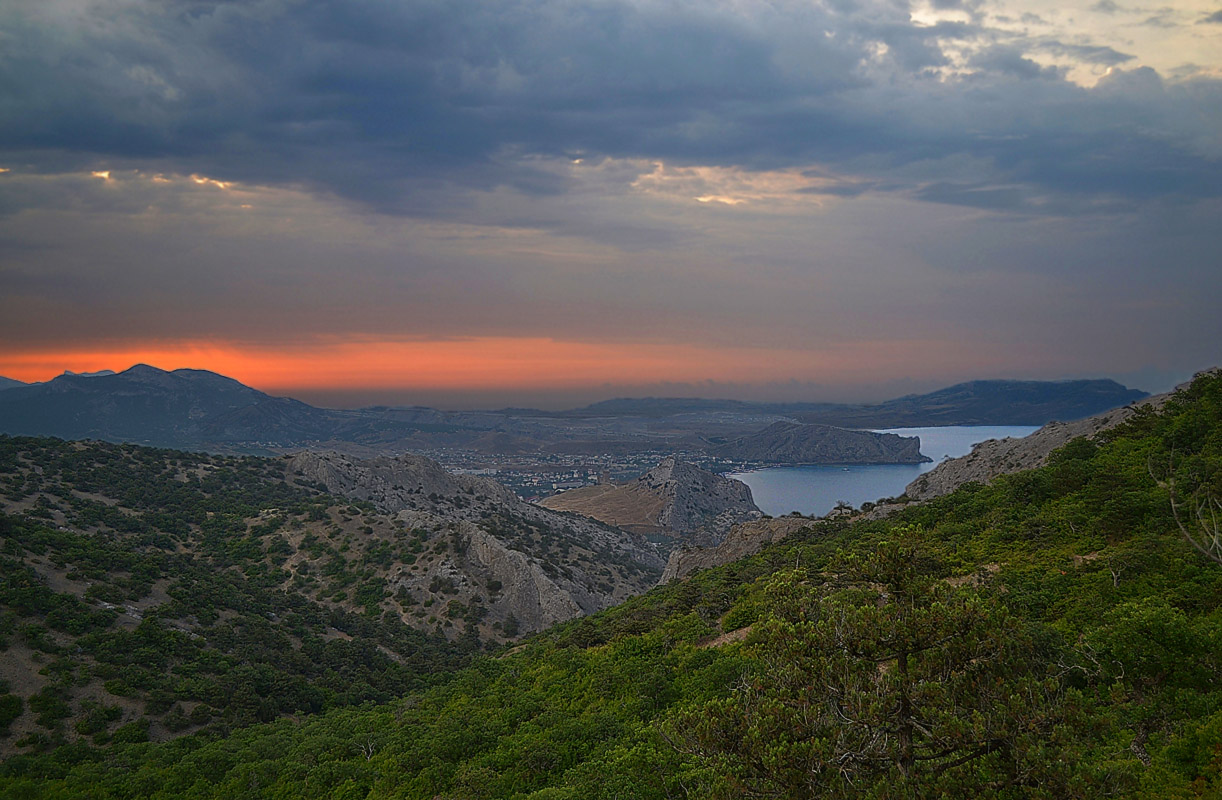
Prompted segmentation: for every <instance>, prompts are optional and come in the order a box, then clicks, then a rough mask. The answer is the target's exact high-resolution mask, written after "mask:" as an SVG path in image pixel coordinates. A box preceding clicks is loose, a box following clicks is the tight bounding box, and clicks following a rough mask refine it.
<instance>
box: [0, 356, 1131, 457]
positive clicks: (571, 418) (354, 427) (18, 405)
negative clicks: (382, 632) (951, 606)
mask: <svg viewBox="0 0 1222 800" xmlns="http://www.w3.org/2000/svg"><path fill="white" fill-rule="evenodd" d="M1145 396H1146V394H1145V393H1144V392H1140V391H1136V390H1133V389H1127V388H1125V387H1124V386H1121V385H1120V384H1118V383H1116V382H1114V381H1110V380H1090V381H1086V380H1083V381H1058V382H1036V381H973V382H970V383H963V384H958V385H956V386H952V387H949V388H946V389H942V390H940V391H937V392H933V393H930V394H925V395H909V396H906V397H901V398H897V399H895V400H889V401H887V402H885V403H880V404H877V405H844V404H833V403H747V402H743V401H736V400H703V399H691V398H642V399H617V400H609V401H606V402H603V403H596V404H594V405H591V406H587V407H585V408H582V409H574V410H571V411H562V412H547V411H538V410H533V409H505V410H502V411H462V412H448V411H439V410H436V409H431V408H423V407H408V408H388V407H374V408H365V409H357V410H339V409H324V408H316V407H314V406H311V405H307V404H306V403H302V402H299V401H297V400H292V399H289V398H284V397H272V396H270V395H267V394H265V393H263V392H260V391H258V390H256V389H252V388H250V387H249V386H245V385H243V384H241V383H239V382H237V381H235V380H233V379H231V378H226V377H224V376H222V375H217V374H215V373H212V372H207V371H204V370H194V369H179V370H174V371H173V372H166V371H164V370H160V369H157V368H155V367H150V366H146V365H143V364H141V365H137V366H134V367H132V368H131V369H128V370H125V371H123V372H121V373H118V374H102V373H95V374H93V375H90V376H86V375H75V374H71V373H65V374H63V375H61V376H59V377H57V378H55V379H54V380H51V381H48V382H46V383H37V384H22V383H20V382H17V381H11V380H8V379H0V432H3V433H9V434H24V435H40V436H58V437H60V438H64V439H101V440H106V441H126V442H133V443H138V444H146V445H154V446H160V447H176V448H185V449H192V450H208V451H222V452H223V451H231V452H248V453H268V452H276V451H283V450H290V449H302V448H318V447H327V448H333V449H341V450H344V451H346V452H350V453H354V454H359V455H373V454H376V453H378V452H383V451H386V450H395V451H406V450H430V449H438V448H465V449H470V450H475V451H477V452H484V453H518V454H530V453H537V454H554V453H568V454H591V453H629V452H663V453H665V452H672V453H673V452H706V453H713V452H716V451H718V449H720V451H721V452H722V453H724V454H725V455H726V457H732V458H740V457H741V458H754V457H756V456H757V455H759V454H760V453H763V454H764V455H762V456H759V457H761V458H765V460H772V461H775V462H777V463H787V462H792V463H807V462H814V461H819V460H823V458H824V457H825V456H826V453H825V452H824V450H826V442H824V441H823V438H825V437H823V435H822V434H821V437H823V438H821V437H814V436H813V429H811V428H804V429H800V430H799V431H798V432H799V433H801V435H800V436H799V435H796V434H795V433H794V431H793V430H788V429H786V428H784V427H783V426H782V427H781V428H773V429H772V432H771V433H765V430H766V429H768V428H769V426H772V425H775V424H776V423H785V425H787V426H792V425H794V424H795V423H804V424H806V425H821V426H827V425H833V426H837V427H842V428H885V427H904V426H922V425H972V424H998V425H1001V424H1015V425H1017V424H1028V425H1041V424H1044V423H1046V422H1049V421H1051V420H1053V419H1059V420H1063V421H1064V420H1071V419H1077V418H1080V417H1085V416H1089V415H1091V414H1096V413H1099V412H1102V411H1106V410H1108V409H1111V408H1115V407H1118V406H1123V405H1125V404H1127V403H1131V402H1134V401H1136V400H1139V399H1141V398H1143V397H1145ZM776 434H784V435H783V436H780V437H778V436H776ZM752 437H756V438H754V439H753V438H752ZM761 437H762V438H761ZM802 443H806V445H808V446H807V447H806V448H805V449H803V447H801V446H797V445H798V444H802ZM820 448H823V449H820ZM740 451H741V452H740ZM815 452H818V453H819V454H820V455H819V456H818V457H814V456H812V453H815ZM833 460H842V461H846V462H849V461H853V460H854V459H853V458H842V459H833ZM877 460H879V459H878V457H877V455H875V456H874V457H872V461H877ZM895 460H896V459H895V458H892V459H891V461H893V462H894V461H895ZM900 460H908V461H911V460H913V459H910V458H908V459H905V458H900Z"/></svg>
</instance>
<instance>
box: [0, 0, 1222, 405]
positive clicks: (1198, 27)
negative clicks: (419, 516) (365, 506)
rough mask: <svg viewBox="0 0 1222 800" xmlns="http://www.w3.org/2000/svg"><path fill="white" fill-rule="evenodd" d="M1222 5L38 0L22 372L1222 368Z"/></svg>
mask: <svg viewBox="0 0 1222 800" xmlns="http://www.w3.org/2000/svg"><path fill="white" fill-rule="evenodd" d="M1219 297H1222V3H1220V2H1219V1H1218V0H1183V1H1182V2H1173V3H1171V4H1167V5H1163V4H1151V5H1145V4H1141V3H1129V2H1118V1H1116V0H1084V1H1083V2H1078V1H1077V0H1070V1H1069V2H1061V1H1060V0H1058V1H1057V2H1052V1H1051V0H1026V1H1025V2H1017V0H930V1H928V2H927V0H920V2H905V0H861V1H860V2H857V1H855V0H827V1H826V2H796V1H791V0H773V1H771V2H765V1H763V0H760V2H750V1H749V0H698V1H693V2H688V1H687V0H587V1H586V2H566V1H562V0H508V1H506V2H488V1H487V0H480V1H475V0H427V1H426V0H420V1H417V0H343V1H342V2H339V1H337V2H325V1H323V0H315V1H311V2H305V1H304V0H226V1H222V0H212V1H205V0H156V1H155V2H153V1H150V0H10V1H9V2H6V3H3V4H0V375H4V376H7V377H10V378H15V379H18V380H24V381H39V380H48V379H50V378H51V377H53V376H54V375H56V374H58V373H60V372H62V371H64V370H73V371H77V372H81V371H93V370H100V369H114V370H121V369H124V368H126V367H127V366H130V365H131V364H134V363H139V362H143V363H150V364H154V365H156V366H159V367H162V368H165V369H173V368H177V367H195V368H202V369H211V370H214V371H217V372H221V373H223V374H227V375H230V376H231V377H234V378H237V379H238V380H241V381H243V382H245V383H247V384H249V385H252V386H255V387H257V388H259V389H262V390H264V391H269V392H272V393H275V394H285V395H291V396H294V397H298V398H300V399H303V400H307V401H309V402H315V403H318V404H323V405H337V406H355V405H363V404H369V403H391V404H412V403H420V404H427V405H440V406H445V407H456V408H457V407H480V406H484V407H487V406H501V405H536V406H544V407H564V406H571V405H577V404H580V403H584V402H590V401H593V400H598V399H604V398H606V397H612V396H623V395H672V396H673V395H685V396H686V395H703V396H723V397H740V398H743V399H786V400H837V401H847V400H881V399H884V398H886V397H894V396H898V395H900V394H904V393H908V392H912V391H924V390H929V389H933V388H937V387H939V386H944V385H948V384H950V383H954V382H957V381H960V380H967V379H976V378H1003V377H1005V378H1028V379H1062V378H1072V377H1112V378H1116V379H1117V380H1120V381H1121V382H1124V383H1126V384H1128V385H1130V386H1135V387H1137V388H1143V389H1146V390H1151V391H1153V390H1160V389H1163V388H1167V387H1168V386H1170V385H1171V384H1173V383H1175V382H1177V381H1179V380H1182V379H1184V378H1186V377H1187V376H1189V375H1191V374H1192V373H1193V372H1194V371H1196V370H1199V369H1203V368H1206V367H1209V366H1213V365H1216V364H1219V363H1222V314H1218V313H1217V306H1218V298H1219Z"/></svg>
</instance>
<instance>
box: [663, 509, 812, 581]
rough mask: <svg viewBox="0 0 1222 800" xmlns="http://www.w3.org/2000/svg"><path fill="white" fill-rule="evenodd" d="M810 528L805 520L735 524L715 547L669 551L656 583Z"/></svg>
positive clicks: (734, 558) (755, 550) (746, 553)
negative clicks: (660, 575)
mask: <svg viewBox="0 0 1222 800" xmlns="http://www.w3.org/2000/svg"><path fill="white" fill-rule="evenodd" d="M811 525H812V521H811V520H810V519H809V518H807V517H776V518H775V519H758V520H753V521H751V522H744V523H741V524H739V525H735V526H734V527H733V528H731V529H730V532H729V534H728V535H727V536H726V538H725V539H724V540H723V541H722V542H721V543H720V544H719V545H717V546H716V547H677V548H675V549H674V550H672V551H671V553H670V559H669V560H668V561H667V562H666V569H664V570H663V571H662V578H661V580H660V581H659V583H669V582H670V581H674V580H681V579H683V578H686V577H687V576H688V575H691V574H692V573H693V572H696V571H697V570H701V569H709V568H711V567H719V566H721V565H722V564H729V563H731V562H733V561H737V560H738V559H740V558H746V557H747V556H750V555H755V554H756V553H758V552H759V551H760V550H762V549H763V547H764V545H766V544H769V543H771V542H779V541H780V540H782V539H784V538H785V537H787V536H789V535H791V534H793V533H794V532H795V531H800V530H803V529H804V528H809V527H810V526H811Z"/></svg>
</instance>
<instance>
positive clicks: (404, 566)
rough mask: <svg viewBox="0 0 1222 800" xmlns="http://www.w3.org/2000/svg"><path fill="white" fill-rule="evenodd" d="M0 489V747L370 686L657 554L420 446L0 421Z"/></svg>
mask: <svg viewBox="0 0 1222 800" xmlns="http://www.w3.org/2000/svg"><path fill="white" fill-rule="evenodd" d="M307 473H308V474H307ZM383 478H386V479H389V480H390V481H391V483H390V485H392V486H394V487H396V491H398V492H400V493H401V501H400V502H397V503H396V502H390V494H387V493H386V492H380V491H379V490H378V487H380V486H383V485H385V484H383V483H381V482H380V481H381V480H382V479H383ZM323 483H329V485H330V488H331V490H332V491H331V492H327V491H326V487H323V486H321V485H320V484H323ZM0 492H2V493H3V496H2V498H0V574H2V575H3V578H4V580H3V583H2V585H0V695H4V694H5V693H9V694H8V696H9V697H11V698H15V699H13V700H10V701H9V702H10V703H13V704H15V705H16V707H17V708H19V709H27V710H28V713H22V714H18V715H17V717H16V719H15V721H12V725H11V726H8V725H7V724H0V731H2V730H3V729H4V728H6V727H11V729H12V731H11V735H9V736H0V753H12V752H14V751H15V750H18V751H20V750H30V749H33V750H35V751H37V750H38V749H42V748H50V749H54V748H57V747H59V746H62V745H64V744H66V743H71V742H73V741H77V740H90V741H93V742H95V743H99V744H102V743H106V742H109V741H110V740H111V739H112V738H113V737H119V738H120V739H122V737H124V736H137V737H145V736H151V737H152V738H154V739H165V738H172V737H175V736H181V735H186V734H188V733H191V732H193V731H197V730H200V729H203V728H208V727H212V728H216V726H224V728H225V729H228V728H229V727H233V726H240V725H247V724H251V723H254V722H256V721H260V720H262V721H267V720H270V719H274V718H276V717H279V716H283V715H288V714H307V713H317V712H319V711H322V710H324V709H327V708H335V707H341V706H345V705H350V704H353V703H361V702H365V701H368V700H379V701H385V700H388V699H390V698H391V697H392V696H396V695H400V694H402V693H404V692H406V691H409V690H411V689H413V688H418V687H420V686H423V685H425V684H427V683H432V682H435V681H436V680H438V679H439V678H440V676H443V675H445V674H446V673H447V672H448V671H449V670H450V669H452V668H454V667H456V666H458V665H460V664H462V663H464V662H465V661H466V660H467V659H468V658H469V657H470V656H471V655H472V654H473V653H475V652H477V651H478V650H480V649H482V648H484V647H486V646H490V645H494V644H497V643H500V642H503V641H506V640H509V639H514V638H516V637H518V636H520V635H521V634H524V633H528V632H531V631H538V630H542V629H543V628H545V627H547V626H549V625H551V624H554V623H556V622H558V621H562V620H566V619H570V618H572V617H574V616H579V615H581V614H586V613H590V612H592V611H595V610H598V609H600V608H605V607H606V606H608V605H611V604H612V603H614V602H618V601H620V600H623V599H625V598H627V597H629V596H631V595H633V594H637V593H640V592H642V591H644V590H646V589H648V588H649V587H650V586H652V585H653V584H654V583H656V581H657V577H658V575H659V573H660V571H661V567H662V561H661V558H660V557H659V556H658V555H657V553H656V552H655V551H654V550H653V549H652V548H651V547H649V546H647V545H643V544H641V543H639V542H637V541H636V540H635V539H634V537H632V536H631V535H630V534H627V533H624V532H623V531H619V530H616V529H613V528H609V527H608V526H604V525H599V524H598V523H595V522H593V521H591V520H586V519H583V518H577V517H570V516H567V515H562V514H559V513H557V512H552V511H547V510H545V509H540V508H537V507H535V506H531V505H529V504H526V503H523V502H522V501H520V500H518V499H517V498H516V497H515V496H514V495H513V494H512V493H511V492H509V491H508V490H506V489H505V488H504V487H501V486H499V485H497V484H495V483H493V482H491V481H488V480H485V479H477V478H465V477H458V476H453V475H450V474H449V473H446V472H445V471H444V470H442V469H440V467H438V466H437V465H436V464H435V463H434V462H430V461H428V460H427V459H422V458H413V457H404V458H402V459H399V460H390V459H386V460H383V461H382V462H377V463H374V464H372V465H364V464H361V463H360V462H353V461H351V460H348V459H344V458H342V457H338V456H334V455H331V456H328V455H315V454H307V455H303V456H299V457H296V458H276V459H267V458H253V457H242V458H235V457H224V456H208V455H201V454H192V453H184V452H179V451H171V450H152V449H148V448H143V447H139V446H134V445H114V444H106V443H100V442H87V443H71V442H63V441H60V440H54V439H32V438H24V437H17V438H13V437H7V436H0ZM391 494H393V493H391ZM373 497H376V498H377V500H378V501H379V502H380V503H381V508H379V506H377V505H375V504H374V503H372V502H369V498H373ZM131 726H135V727H131ZM120 731H125V733H120Z"/></svg>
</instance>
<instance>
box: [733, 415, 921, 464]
mask: <svg viewBox="0 0 1222 800" xmlns="http://www.w3.org/2000/svg"><path fill="white" fill-rule="evenodd" d="M709 452H710V453H711V454H712V455H715V456H719V457H721V458H730V459H734V460H736V461H757V462H765V463H773V464H922V463H924V462H926V461H929V460H930V459H929V457H928V456H926V455H923V454H922V453H921V440H920V439H919V438H918V437H916V436H899V435H898V434H894V433H874V432H872V431H851V430H846V429H844V428H835V427H832V426H831V425H815V424H810V425H802V424H799V423H796V422H776V423H773V424H772V425H769V426H768V427H767V428H765V429H764V430H762V431H760V432H758V433H753V434H751V435H750V436H743V437H740V438H738V439H735V440H734V441H731V442H727V443H725V444H723V445H719V446H717V447H713V448H711V449H710V451H709Z"/></svg>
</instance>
